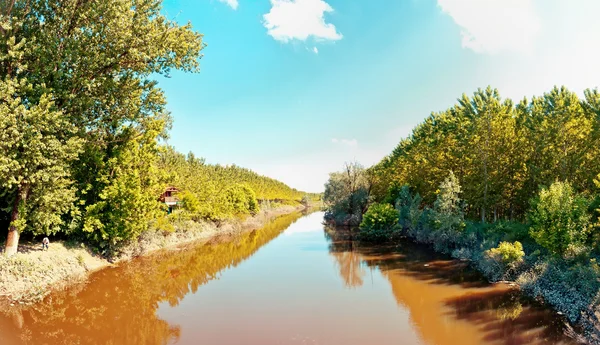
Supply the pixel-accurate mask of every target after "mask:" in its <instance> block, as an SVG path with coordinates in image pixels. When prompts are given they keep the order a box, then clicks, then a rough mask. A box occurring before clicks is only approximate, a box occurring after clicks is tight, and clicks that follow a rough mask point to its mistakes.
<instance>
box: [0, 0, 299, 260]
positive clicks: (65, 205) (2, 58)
mask: <svg viewBox="0 0 600 345" xmlns="http://www.w3.org/2000/svg"><path fill="white" fill-rule="evenodd" d="M161 6H162V0H111V1H89V0H9V1H2V2H0V225H1V226H2V227H5V228H6V229H9V230H8V233H7V234H8V236H7V241H6V247H5V252H6V253H7V254H9V255H11V254H14V253H15V252H16V250H17V246H18V242H19V236H20V234H21V233H22V232H24V231H28V232H31V233H33V234H54V233H58V232H60V233H67V234H69V235H77V236H81V237H84V238H86V239H87V240H88V241H89V242H90V243H92V244H93V245H96V246H99V247H107V246H114V245H117V244H119V243H122V242H124V241H127V240H130V239H133V238H135V237H136V236H138V235H139V234H140V233H141V232H142V231H144V230H145V229H146V228H147V226H148V220H149V219H152V218H155V217H157V216H158V215H160V213H162V212H164V210H162V209H161V205H160V203H158V201H157V199H158V196H159V195H160V194H161V192H162V191H163V190H164V188H165V186H166V185H169V184H172V182H173V181H169V177H170V175H169V173H168V170H167V171H165V169H163V168H164V166H161V160H162V159H164V157H162V156H159V154H160V153H161V152H162V151H163V148H161V147H160V145H159V140H160V139H164V138H166V137H167V134H168V133H167V131H168V129H169V127H170V125H171V118H170V115H169V113H168V112H167V110H166V99H165V96H164V94H163V92H162V90H161V89H160V88H158V87H157V82H156V81H155V80H153V77H154V76H156V75H164V76H168V75H169V74H170V72H171V70H172V69H176V70H180V71H186V72H197V71H199V60H200V59H201V57H202V50H203V48H204V46H205V44H204V42H203V36H202V35H201V34H200V33H197V32H196V31H194V30H193V29H192V26H191V24H189V23H188V24H185V25H180V24H178V23H177V22H175V21H172V20H169V19H168V18H166V17H165V16H164V15H163V14H162V11H161ZM210 169H212V170H214V171H215V172H214V173H212V175H210V177H215V176H229V175H230V174H234V175H235V174H237V175H236V176H235V177H234V178H229V177H227V178H225V177H224V178H223V182H229V181H232V180H236V179H237V180H238V181H239V182H243V183H248V184H249V185H250V187H251V188H256V189H254V192H256V193H258V194H259V197H260V196H264V197H265V198H289V197H292V194H293V193H292V192H289V191H285V192H282V190H284V189H285V188H284V187H283V186H282V184H281V185H279V186H278V187H277V188H273V187H272V185H273V183H270V184H268V183H265V184H261V182H256V181H255V180H256V179H254V180H253V179H252V178H250V177H247V176H250V175H251V173H250V172H249V171H244V170H243V169H230V170H227V169H225V170H226V172H223V173H221V172H219V170H220V169H222V168H219V167H212V168H210ZM210 169H208V170H210ZM239 190H240V189H239V188H238V191H239ZM246 192H247V191H245V190H243V188H242V194H243V193H246ZM269 193H270V194H269ZM238 194H239V193H237V194H236V195H234V196H233V198H234V199H236V198H237V197H238V196H239V195H238ZM298 199H299V198H298ZM237 201H239V200H237Z"/></svg>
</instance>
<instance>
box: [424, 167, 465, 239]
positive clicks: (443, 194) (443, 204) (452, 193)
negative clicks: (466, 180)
mask: <svg viewBox="0 0 600 345" xmlns="http://www.w3.org/2000/svg"><path fill="white" fill-rule="evenodd" d="M460 193H461V187H460V184H459V182H458V179H457V178H456V176H455V175H454V173H453V172H452V171H450V174H449V175H448V177H447V178H446V179H445V180H444V181H443V182H442V183H441V184H440V186H439V193H438V195H437V198H436V200H435V203H434V204H433V212H432V213H431V221H432V224H433V228H434V229H435V230H436V231H448V230H451V231H460V230H462V229H464V227H465V222H464V211H463V204H462V201H461V200H460V197H459V194H460Z"/></svg>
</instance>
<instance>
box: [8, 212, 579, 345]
mask: <svg viewBox="0 0 600 345" xmlns="http://www.w3.org/2000/svg"><path fill="white" fill-rule="evenodd" d="M322 219H323V214H322V213H320V212H317V213H313V214H310V215H307V216H302V215H299V214H295V215H287V216H283V217H281V218H278V219H277V220H275V221H273V222H272V223H270V224H269V225H267V226H266V227H265V228H263V229H260V230H257V231H253V232H251V233H247V234H244V235H241V236H239V237H236V238H234V239H233V240H232V241H225V242H219V241H213V242H211V243H207V244H202V245H196V246H191V247H187V248H181V249H179V250H169V251H163V252H160V253H157V254H155V255H152V256H149V257H144V258H140V259H136V260H134V261H132V262H129V263H125V264H122V265H120V266H118V267H116V268H109V269H105V270H102V271H99V272H96V273H94V274H93V275H92V276H91V277H90V279H89V282H88V283H87V284H85V285H79V286H75V287H73V288H71V289H69V290H67V291H62V292H57V293H54V294H52V295H50V296H49V297H48V298H46V299H45V300H44V301H43V302H40V303H38V304H37V305H35V306H33V307H31V308H29V309H25V310H20V311H19V310H9V311H6V310H5V311H3V312H2V313H0V344H3V345H5V344H6V345H12V344H15V345H16V344H94V345H96V344H127V345H128V344H150V345H153V344H174V343H177V344H224V345H229V344H230V345H239V344H257V345H270V344H330V345H334V344H340V345H342V344H343V345H353V344H381V345H386V344H406V345H412V344H430V345H445V344H452V345H455V344H459V345H460V344H464V345H469V344H506V345H509V344H511V345H512V344H574V342H573V341H572V340H570V339H569V338H567V337H566V336H564V335H563V332H564V327H563V323H562V320H561V319H560V318H559V317H558V316H557V315H556V314H555V313H553V312H552V311H551V310H549V309H547V308H543V307H540V306H538V305H535V304H532V303H531V302H529V301H528V300H527V299H525V298H523V297H522V296H521V295H520V294H519V293H518V292H517V291H514V290H512V289H510V288H509V287H508V286H505V285H490V284H487V283H486V282H485V281H483V280H482V279H481V277H480V276H479V275H478V274H477V273H476V272H474V271H472V270H470V269H468V268H467V267H466V266H465V264H464V263H461V262H458V261H454V260H450V259H448V258H446V257H443V256H440V255H437V254H434V253H432V252H431V251H430V250H428V249H427V248H424V247H420V246H416V245H414V244H410V243H401V244H399V245H395V246H387V247H386V246H378V247H368V246H361V245H359V244H357V243H356V242H352V241H349V238H348V233H347V232H344V231H340V230H338V231H334V230H331V229H327V230H326V229H324V227H323V225H321V222H322Z"/></svg>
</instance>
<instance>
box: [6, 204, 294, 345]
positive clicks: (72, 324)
mask: <svg viewBox="0 0 600 345" xmlns="http://www.w3.org/2000/svg"><path fill="white" fill-rule="evenodd" d="M299 217H300V214H290V215H286V216H282V217H279V218H277V219H275V220H274V221H272V222H270V223H269V224H267V225H266V226H265V227H264V228H262V229H260V230H256V231H252V232H250V233H246V234H244V235H241V236H240V237H238V238H236V239H234V240H233V241H229V242H225V243H214V242H216V241H213V243H208V244H205V245H201V246H196V247H192V248H188V249H185V250H177V251H164V252H160V253H157V254H155V255H151V256H149V257H144V258H139V259H136V260H134V261H132V262H130V263H127V264H124V265H122V266H120V267H117V268H112V269H110V268H109V269H105V270H102V271H100V272H97V273H96V274H94V275H92V277H91V278H90V284H88V285H83V284H82V285H79V286H76V287H74V288H72V289H69V290H67V291H62V292H57V293H54V294H52V295H50V296H49V297H48V298H47V299H46V300H44V302H41V303H39V304H37V305H34V306H32V307H30V308H29V309H25V310H17V309H13V310H8V311H2V312H0V343H2V344H5V342H4V341H5V338H7V339H8V335H11V336H12V335H13V334H18V335H19V338H20V339H19V343H24V344H148V345H153V344H166V343H171V342H174V341H177V340H178V339H179V336H180V334H181V330H180V328H179V326H173V325H169V324H168V322H166V321H165V320H161V319H159V318H158V317H157V315H156V310H157V309H158V306H159V304H160V303H164V302H167V303H169V305H171V306H176V305H178V304H179V303H180V301H181V300H182V299H183V298H184V297H185V296H186V295H187V294H189V293H190V292H196V291H197V290H198V287H200V286H201V285H204V284H206V283H207V282H208V281H210V280H212V279H216V278H218V276H219V273H220V272H221V271H222V270H224V269H227V268H230V267H235V266H237V265H239V264H240V263H241V262H243V261H244V260H246V259H247V258H249V257H250V256H252V255H253V254H254V253H255V252H256V251H257V250H258V249H259V248H260V247H261V246H263V245H265V244H266V243H268V242H269V241H271V240H273V239H274V238H275V237H277V236H278V235H279V234H280V233H281V232H282V231H283V230H284V229H286V228H287V227H288V226H290V225H291V224H292V223H293V222H295V221H296V220H297V219H298V218H299ZM5 335H6V336H5Z"/></svg>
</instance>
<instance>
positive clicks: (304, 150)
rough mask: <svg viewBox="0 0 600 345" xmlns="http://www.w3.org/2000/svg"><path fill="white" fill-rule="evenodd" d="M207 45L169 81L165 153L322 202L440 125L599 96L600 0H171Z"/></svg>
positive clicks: (175, 15)
mask: <svg viewBox="0 0 600 345" xmlns="http://www.w3.org/2000/svg"><path fill="white" fill-rule="evenodd" d="M163 11H164V13H166V14H167V15H168V17H170V18H172V19H175V20H177V21H179V22H181V23H185V22H188V21H190V22H191V23H192V24H193V26H194V29H195V30H197V31H199V32H201V33H202V34H204V40H205V42H206V43H207V44H208V46H207V47H206V49H205V50H204V57H203V58H202V60H201V72H200V73H198V74H185V73H179V72H175V73H173V74H172V76H171V78H168V79H167V78H160V79H159V85H160V86H161V87H162V88H163V89H164V90H165V93H166V95H167V99H168V102H169V105H168V109H169V110H170V111H171V113H172V115H173V118H174V120H175V121H174V125H173V129H172V131H171V138H170V139H169V143H170V144H171V145H174V146H175V147H176V148H177V149H178V150H179V151H181V152H188V151H193V152H194V153H195V154H196V155H198V156H202V157H205V158H206V159H207V161H208V162H209V163H219V164H232V163H235V164H237V165H240V166H244V167H248V168H251V169H253V170H255V171H257V172H259V173H261V174H264V175H267V176H271V177H273V178H277V179H279V180H281V181H283V182H286V183H287V184H289V185H290V186H292V187H295V188H298V189H301V190H305V191H314V192H319V191H322V190H323V184H324V183H325V181H326V180H327V176H328V173H329V172H331V171H334V170H339V169H340V168H341V167H342V165H343V163H344V162H345V161H351V160H357V161H359V162H361V163H362V164H363V165H365V166H369V165H371V164H373V163H376V162H377V161H379V160H380V159H381V158H383V157H384V156H385V155H387V154H388V153H390V152H391V150H392V149H393V148H394V147H395V146H396V144H397V143H398V142H399V140H400V139H401V138H402V137H405V136H406V135H408V133H410V130H411V129H412V127H414V126H415V125H416V124H418V123H419V122H421V121H422V120H423V119H424V118H425V117H426V116H428V115H429V113H430V112H431V111H438V110H443V109H445V108H448V107H449V106H451V105H452V104H454V102H455V100H456V98H458V97H459V96H460V95H461V94H462V93H465V92H466V93H472V92H473V91H475V90H476V89H477V88H478V87H486V86H487V85H492V86H493V87H497V88H498V89H499V90H500V92H501V94H502V95H504V96H506V97H511V98H514V99H520V98H522V97H524V96H531V95H534V94H535V95H539V94H542V93H543V92H544V91H547V90H549V89H550V88H551V87H552V86H553V85H555V84H558V85H563V84H564V85H567V86H568V87H569V88H571V89H573V90H574V91H577V92H578V93H582V91H583V90H584V89H585V88H594V87H597V86H598V84H599V83H600V63H598V61H600V49H599V48H598V46H599V44H598V37H600V23H599V21H597V19H596V18H595V17H596V14H597V13H600V1H596V0H570V1H563V0H368V1H367V0H165V1H164V9H163Z"/></svg>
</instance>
